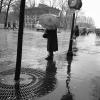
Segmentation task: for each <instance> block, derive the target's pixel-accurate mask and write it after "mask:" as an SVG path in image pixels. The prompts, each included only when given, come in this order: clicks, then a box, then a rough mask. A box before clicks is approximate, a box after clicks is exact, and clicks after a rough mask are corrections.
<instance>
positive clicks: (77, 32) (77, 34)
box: [74, 27, 79, 37]
mask: <svg viewBox="0 0 100 100" xmlns="http://www.w3.org/2000/svg"><path fill="white" fill-rule="evenodd" d="M74 35H75V37H78V36H79V28H78V27H75V29H74Z"/></svg>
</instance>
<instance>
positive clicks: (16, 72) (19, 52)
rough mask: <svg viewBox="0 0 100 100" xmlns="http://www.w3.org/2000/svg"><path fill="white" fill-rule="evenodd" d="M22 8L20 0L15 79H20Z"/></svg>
mask: <svg viewBox="0 0 100 100" xmlns="http://www.w3.org/2000/svg"><path fill="white" fill-rule="evenodd" d="M24 10H25V0H21V3H20V15H19V29H18V43H17V58H16V70H15V78H14V80H15V81H18V80H19V79H20V71H21V60H22V42H23V27H24Z"/></svg>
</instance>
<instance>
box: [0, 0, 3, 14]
mask: <svg viewBox="0 0 100 100" xmlns="http://www.w3.org/2000/svg"><path fill="white" fill-rule="evenodd" d="M2 3H3V0H1V3H0V13H1V10H2Z"/></svg>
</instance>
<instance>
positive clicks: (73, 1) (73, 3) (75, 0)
mask: <svg viewBox="0 0 100 100" xmlns="http://www.w3.org/2000/svg"><path fill="white" fill-rule="evenodd" d="M68 5H69V7H70V9H72V10H73V19H72V27H71V35H70V42H69V48H68V52H67V56H73V52H72V45H73V33H74V20H75V10H80V8H81V7H82V2H81V0H68Z"/></svg>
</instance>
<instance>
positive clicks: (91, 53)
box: [0, 30, 100, 100]
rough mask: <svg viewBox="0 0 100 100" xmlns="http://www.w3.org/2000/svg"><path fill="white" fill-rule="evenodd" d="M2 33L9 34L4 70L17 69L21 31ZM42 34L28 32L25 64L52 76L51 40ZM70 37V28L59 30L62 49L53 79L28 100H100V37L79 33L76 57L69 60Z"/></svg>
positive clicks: (1, 65) (1, 67)
mask: <svg viewBox="0 0 100 100" xmlns="http://www.w3.org/2000/svg"><path fill="white" fill-rule="evenodd" d="M0 31H1V30H0ZM2 32H3V33H4V34H5V43H4V42H3V43H4V44H3V46H2V48H4V50H3V51H1V52H0V53H1V58H0V72H2V71H5V70H8V69H11V68H15V62H16V51H17V31H12V30H6V31H5V30H2ZM42 35H43V33H42V32H37V31H30V30H25V31H24V39H23V51H22V52H23V53H22V67H23V68H32V69H38V70H42V71H44V72H45V71H46V73H47V75H48V70H47V66H48V65H49V63H50V62H47V61H46V60H45V57H46V56H47V55H48V53H47V49H46V41H47V40H46V39H44V38H43V37H42ZM69 38H70V31H62V32H61V33H58V51H57V52H55V55H54V63H50V64H51V65H52V64H53V65H52V66H55V68H56V70H54V72H52V74H51V77H50V78H48V77H47V78H46V83H45V86H43V87H44V89H43V90H42V92H41V93H40V94H39V96H37V97H35V98H30V96H29V97H27V99H25V100H99V99H100V74H99V73H100V38H99V37H97V36H96V34H94V33H90V34H89V35H87V36H79V37H78V38H77V40H76V42H75V41H74V43H73V53H74V56H72V57H67V59H66V55H67V50H68V45H69ZM22 77H23V76H22ZM47 83H48V84H47ZM40 90H41V89H40ZM1 100H6V99H1ZM7 100H10V99H7ZM22 100H24V99H22Z"/></svg>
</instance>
